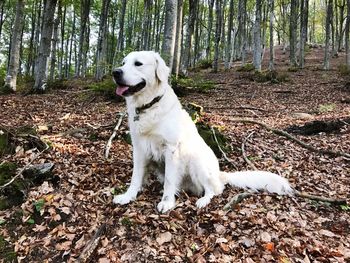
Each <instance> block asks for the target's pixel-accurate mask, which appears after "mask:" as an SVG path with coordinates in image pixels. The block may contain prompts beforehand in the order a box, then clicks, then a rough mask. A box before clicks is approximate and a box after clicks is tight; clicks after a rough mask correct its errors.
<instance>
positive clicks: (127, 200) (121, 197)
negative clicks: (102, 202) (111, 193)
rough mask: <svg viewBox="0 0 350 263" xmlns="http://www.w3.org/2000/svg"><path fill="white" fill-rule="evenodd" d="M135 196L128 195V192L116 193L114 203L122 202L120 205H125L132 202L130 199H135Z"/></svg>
mask: <svg viewBox="0 0 350 263" xmlns="http://www.w3.org/2000/svg"><path fill="white" fill-rule="evenodd" d="M134 199H135V197H133V196H130V195H128V194H127V193H125V194H121V195H116V196H115V197H114V198H113V203H115V204H120V205H125V204H128V203H130V201H132V200H134Z"/></svg>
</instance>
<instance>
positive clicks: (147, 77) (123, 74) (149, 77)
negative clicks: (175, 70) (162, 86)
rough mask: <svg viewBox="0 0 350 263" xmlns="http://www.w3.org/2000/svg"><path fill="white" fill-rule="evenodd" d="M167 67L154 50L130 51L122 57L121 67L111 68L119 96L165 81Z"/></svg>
mask: <svg viewBox="0 0 350 263" xmlns="http://www.w3.org/2000/svg"><path fill="white" fill-rule="evenodd" d="M169 72H170V70H169V68H168V67H167V66H166V64H165V62H164V60H163V59H162V58H161V57H160V55H159V54H158V53H156V52H154V51H137V52H131V53H130V54H128V55H127V56H126V57H125V58H124V59H123V64H122V66H121V67H119V68H117V69H115V70H113V79H114V81H115V83H116V84H117V94H118V95H119V96H125V97H126V96H132V95H134V94H136V93H141V92H142V91H143V90H144V89H149V88H152V87H156V86H158V85H157V83H159V82H167V81H168V77H169Z"/></svg>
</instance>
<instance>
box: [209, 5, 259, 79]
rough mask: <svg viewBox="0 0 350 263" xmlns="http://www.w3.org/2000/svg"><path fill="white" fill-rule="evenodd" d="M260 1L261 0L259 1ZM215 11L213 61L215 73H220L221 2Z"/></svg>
mask: <svg viewBox="0 0 350 263" xmlns="http://www.w3.org/2000/svg"><path fill="white" fill-rule="evenodd" d="M258 1H259V0H258ZM215 9H216V10H215V11H216V23H215V46H214V61H213V71H214V72H217V71H218V65H219V44H220V37H221V27H222V25H221V23H222V3H221V0H216V1H215Z"/></svg>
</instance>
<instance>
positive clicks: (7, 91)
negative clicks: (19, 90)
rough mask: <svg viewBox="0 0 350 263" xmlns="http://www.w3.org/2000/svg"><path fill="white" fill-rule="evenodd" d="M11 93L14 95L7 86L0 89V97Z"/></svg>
mask: <svg viewBox="0 0 350 263" xmlns="http://www.w3.org/2000/svg"><path fill="white" fill-rule="evenodd" d="M11 93H15V92H14V91H13V90H12V89H11V88H10V86H9V85H3V86H1V87H0V95H8V94H11Z"/></svg>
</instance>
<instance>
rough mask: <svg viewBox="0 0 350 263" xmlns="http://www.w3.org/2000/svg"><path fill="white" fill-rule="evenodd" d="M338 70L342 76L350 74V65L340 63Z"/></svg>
mask: <svg viewBox="0 0 350 263" xmlns="http://www.w3.org/2000/svg"><path fill="white" fill-rule="evenodd" d="M338 72H339V74H340V75H341V76H350V67H349V66H348V65H345V64H342V65H339V66H338Z"/></svg>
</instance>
